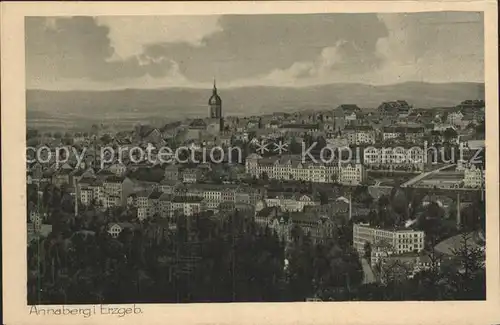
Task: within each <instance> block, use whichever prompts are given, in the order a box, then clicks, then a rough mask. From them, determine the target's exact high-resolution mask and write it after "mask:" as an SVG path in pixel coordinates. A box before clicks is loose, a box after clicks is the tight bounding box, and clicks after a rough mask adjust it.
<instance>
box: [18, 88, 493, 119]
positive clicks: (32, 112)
mask: <svg viewBox="0 0 500 325" xmlns="http://www.w3.org/2000/svg"><path fill="white" fill-rule="evenodd" d="M219 94H220V96H221V97H222V102H223V103H222V108H223V112H224V115H257V114H265V113H271V112H288V111H296V110H304V109H312V110H321V109H333V108H335V107H336V106H338V105H340V104H345V103H351V104H357V105H358V106H359V107H362V108H375V107H377V106H378V105H379V104H380V103H381V102H383V101H388V100H396V99H404V100H407V101H408V102H409V103H410V104H412V105H414V107H420V108H429V107H440V106H455V105H457V104H458V103H460V102H461V101H463V100H465V99H484V84H482V83H446V84H430V83H419V82H408V83H401V84H396V85H389V86H370V85H364V84H328V85H321V86H312V87H303V88H286V87H264V86H262V87H242V88H229V89H224V88H220V89H219ZM210 95H211V89H192V88H165V89H123V90H111V91H46V90H27V91H26V103H27V105H26V106H27V119H28V125H29V126H32V127H37V128H52V129H54V128H61V129H68V128H87V127H88V126H89V125H91V124H93V123H107V124H114V125H115V126H116V127H119V128H122V127H130V126H132V125H133V124H135V123H137V122H143V123H152V124H158V125H159V124H162V123H165V122H167V121H169V120H175V119H182V118H186V117H203V116H206V115H207V112H208V108H207V101H208V98H209V96H210Z"/></svg>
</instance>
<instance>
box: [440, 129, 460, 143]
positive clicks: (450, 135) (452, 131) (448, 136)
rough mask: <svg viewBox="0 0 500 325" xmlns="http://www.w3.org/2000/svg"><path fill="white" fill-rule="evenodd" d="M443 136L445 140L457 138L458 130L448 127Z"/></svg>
mask: <svg viewBox="0 0 500 325" xmlns="http://www.w3.org/2000/svg"><path fill="white" fill-rule="evenodd" d="M443 136H444V138H445V140H448V141H449V140H451V139H455V138H456V137H457V131H455V129H453V128H447V129H446V130H444V133H443Z"/></svg>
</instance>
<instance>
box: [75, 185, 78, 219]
mask: <svg viewBox="0 0 500 325" xmlns="http://www.w3.org/2000/svg"><path fill="white" fill-rule="evenodd" d="M77 187H78V185H77ZM75 192H76V193H75V217H78V190H77V191H75Z"/></svg>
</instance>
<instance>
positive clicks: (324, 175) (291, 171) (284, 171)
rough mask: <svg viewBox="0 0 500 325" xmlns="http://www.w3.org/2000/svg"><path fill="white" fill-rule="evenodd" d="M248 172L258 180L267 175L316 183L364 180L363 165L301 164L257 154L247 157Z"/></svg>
mask: <svg viewBox="0 0 500 325" xmlns="http://www.w3.org/2000/svg"><path fill="white" fill-rule="evenodd" d="M245 169H246V172H247V173H248V174H250V175H252V176H255V177H257V178H262V177H264V175H267V177H268V178H269V179H276V180H296V181H306V182H316V183H334V182H335V181H338V182H340V183H344V184H351V185H356V184H359V183H361V182H362V181H363V179H364V168H363V165H361V164H358V163H352V164H348V163H346V164H338V163H337V164H335V163H332V164H321V163H312V162H301V161H300V160H299V159H297V158H290V157H284V156H282V157H270V158H262V157H261V156H259V155H257V154H251V155H249V156H248V157H247V159H246V163H245Z"/></svg>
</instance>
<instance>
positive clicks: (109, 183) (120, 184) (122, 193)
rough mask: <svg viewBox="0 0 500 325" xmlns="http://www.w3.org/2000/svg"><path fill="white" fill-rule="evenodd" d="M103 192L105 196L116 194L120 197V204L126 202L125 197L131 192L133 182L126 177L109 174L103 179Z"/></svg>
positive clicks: (123, 204)
mask: <svg viewBox="0 0 500 325" xmlns="http://www.w3.org/2000/svg"><path fill="white" fill-rule="evenodd" d="M103 188H104V193H105V195H106V196H117V197H119V198H120V202H119V203H120V205H122V206H125V205H126V204H127V198H128V196H129V195H130V194H132V192H133V189H134V182H132V180H130V178H128V177H118V176H114V175H113V176H110V177H107V178H106V179H105V180H104V181H103Z"/></svg>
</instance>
